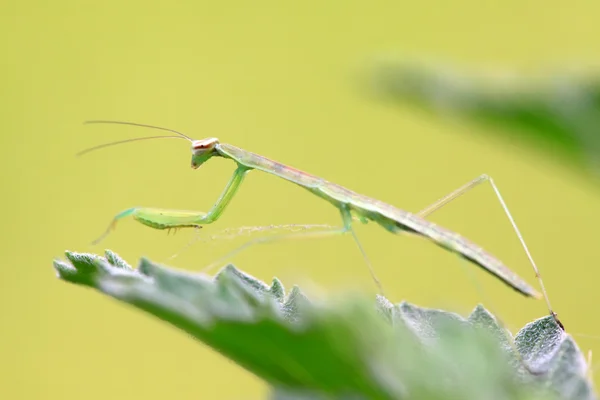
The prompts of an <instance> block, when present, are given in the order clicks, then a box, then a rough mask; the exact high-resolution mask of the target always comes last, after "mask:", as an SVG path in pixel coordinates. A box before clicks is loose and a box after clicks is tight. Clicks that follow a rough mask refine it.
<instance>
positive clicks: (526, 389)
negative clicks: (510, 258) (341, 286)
mask: <svg viewBox="0 0 600 400" xmlns="http://www.w3.org/2000/svg"><path fill="white" fill-rule="evenodd" d="M66 256H67V260H68V261H58V260H57V261H55V262H54V266H55V269H56V271H57V272H58V276H59V277H60V278H61V279H64V280H65V281H68V282H71V283H74V284H79V285H84V286H87V287H92V288H94V289H97V290H99V291H101V292H103V293H105V294H107V295H109V296H111V297H113V298H115V299H118V300H121V301H124V302H126V303H128V304H131V305H132V306H135V307H137V308H139V309H142V310H144V311H146V312H148V313H150V314H152V315H154V316H156V317H158V318H160V319H162V320H164V321H166V322H168V323H170V324H172V325H173V326H175V327H177V328H179V329H181V330H183V331H185V332H187V333H188V334H190V335H191V336H192V337H194V338H196V339H197V340H199V341H201V342H203V343H205V344H206V345H208V346H211V347H212V348H214V349H216V350H217V351H219V352H221V353H222V354H223V355H225V356H226V357H228V358H230V359H232V360H233V361H235V362H237V363H238V364H240V365H241V366H243V367H244V368H246V369H247V370H248V371H250V372H252V373H254V374H256V375H257V376H259V377H260V378H262V379H264V380H265V381H266V382H267V383H269V384H270V385H271V386H272V387H273V393H272V398H273V399H279V400H284V399H507V400H508V399H541V398H544V399H548V398H554V399H594V398H595V394H594V393H593V390H592V385H591V382H590V381H589V380H588V379H587V376H586V370H587V368H588V367H587V366H586V365H585V359H584V358H583V357H582V355H581V352H580V351H579V349H578V348H577V345H576V344H575V342H574V341H573V340H572V338H571V337H570V336H568V335H566V334H565V333H564V332H563V331H562V330H561V329H560V327H558V326H557V325H556V324H555V323H554V320H553V319H552V318H551V317H545V318H541V319H539V320H537V321H534V322H532V323H531V324H528V325H527V326H526V327H524V328H523V329H522V330H521V331H520V332H519V333H518V334H517V335H516V338H515V341H514V342H513V339H512V337H511V336H510V334H509V333H508V332H507V331H506V330H505V329H503V328H502V327H501V325H500V324H499V323H498V322H497V321H496V319H495V318H494V317H493V315H492V314H490V313H489V312H487V311H486V310H485V309H484V308H483V307H482V306H478V307H476V308H475V310H474V311H473V312H472V313H471V315H470V316H468V317H467V318H463V317H461V316H459V315H457V314H454V313H449V312H446V311H442V310H432V309H426V308H421V307H417V306H414V305H411V304H409V303H406V302H402V303H400V304H392V303H391V302H389V301H388V300H387V299H385V298H384V297H382V296H378V298H377V301H376V302H375V303H373V302H372V301H371V300H368V299H366V298H364V297H362V296H358V295H350V294H348V295H346V296H336V298H335V299H334V300H315V299H312V300H309V299H308V298H307V297H306V296H305V295H304V294H303V293H302V292H301V291H300V289H299V288H298V287H294V288H292V290H291V291H290V292H289V294H286V292H285V289H284V287H283V285H282V283H281V282H280V281H279V280H278V279H274V280H273V282H272V284H271V285H267V284H265V283H264V282H262V281H260V280H258V279H256V278H254V277H252V276H250V275H248V274H245V273H243V272H241V271H239V270H237V269H236V268H235V267H233V266H232V265H228V266H226V267H225V268H223V269H222V270H221V271H220V272H219V273H218V274H217V275H216V276H215V277H209V276H206V275H203V274H195V273H189V272H184V271H177V270H173V269H169V268H166V267H163V266H161V265H158V264H155V263H153V262H151V261H149V260H147V259H142V260H141V261H140V264H139V266H138V268H136V269H133V268H131V267H130V266H129V265H128V264H127V263H126V262H125V261H123V260H122V259H121V258H119V257H118V256H117V255H116V254H115V253H112V252H109V251H107V253H106V255H105V257H99V256H94V255H90V254H79V253H72V252H67V253H66ZM165 346H168V344H165ZM523 361H525V362H526V363H527V365H528V368H525V367H523Z"/></svg>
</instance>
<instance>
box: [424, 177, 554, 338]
mask: <svg viewBox="0 0 600 400" xmlns="http://www.w3.org/2000/svg"><path fill="white" fill-rule="evenodd" d="M485 182H489V183H490V185H491V186H492V189H493V190H494V194H495V195H496V198H497V199H498V202H499V203H500V205H501V206H502V209H503V210H504V214H505V215H506V217H507V218H508V220H509V221H510V224H511V226H512V228H513V231H514V232H515V234H516V235H517V238H518V239H519V242H520V243H521V247H522V248H523V250H524V252H525V254H526V255H527V259H528V260H529V263H530V264H531V266H532V267H533V270H534V272H535V277H536V278H537V280H538V283H539V285H540V288H541V289H542V294H543V296H544V299H545V300H546V305H547V306H548V311H549V313H550V315H551V316H552V317H553V318H554V320H555V321H556V323H557V324H558V325H559V326H560V327H561V328H562V329H563V330H564V329H565V328H564V326H563V324H562V322H561V321H560V320H559V319H558V315H557V314H556V313H555V312H554V310H553V309H552V306H551V305H550V299H549V297H548V293H547V292H546V288H545V286H544V281H543V280H542V275H541V274H540V271H539V269H538V267H537V264H536V263H535V261H534V260H533V256H532V255H531V252H530V251H529V248H528V247H527V244H526V243H525V239H524V238H523V235H522V234H521V231H520V230H519V227H518V226H517V223H516V222H515V220H514V218H513V216H512V214H511V212H510V210H509V209H508V205H507V204H506V202H505V201H504V198H503V197H502V195H501V194H500V189H498V186H496V184H495V183H494V180H493V179H492V177H491V176H489V175H487V174H482V175H480V176H478V177H477V178H475V179H473V180H471V181H469V182H467V183H466V184H464V185H462V186H461V187H459V188H458V189H456V190H454V191H452V192H450V193H449V194H447V195H446V196H444V197H442V198H440V199H438V200H437V201H435V202H434V203H433V204H431V205H429V206H428V207H426V208H424V209H423V210H421V211H419V212H418V213H417V215H418V216H420V217H425V216H427V215H429V214H432V213H433V212H435V211H437V210H439V209H440V208H442V207H443V206H445V205H446V204H448V203H450V202H451V201H452V200H455V199H457V198H458V197H460V196H462V195H463V194H465V193H467V192H469V191H470V190H471V189H473V188H475V187H477V186H479V185H481V184H482V183H485Z"/></svg>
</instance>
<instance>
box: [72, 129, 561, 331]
mask: <svg viewBox="0 0 600 400" xmlns="http://www.w3.org/2000/svg"><path fill="white" fill-rule="evenodd" d="M86 123H88V124H90V123H91V124H122V125H132V126H138V127H145V128H151V129H157V130H161V131H166V132H170V133H171V134H173V135H162V136H147V137H141V138H134V139H126V140H121V141H118V142H112V143H108V144H103V145H99V146H95V147H92V148H90V149H87V150H84V151H82V152H80V153H79V154H84V153H87V152H89V151H93V150H97V149H99V148H103V147H107V146H112V145H115V144H121V143H126V142H132V141H137V140H146V139H155V138H178V139H185V140H188V141H189V142H190V143H191V153H192V158H191V167H192V168H193V169H198V168H200V167H201V166H202V165H203V164H204V163H205V162H207V161H208V160H210V159H211V158H213V157H222V158H226V159H230V160H232V161H234V162H235V164H236V169H235V171H234V172H233V175H232V176H231V178H230V180H229V182H228V183H227V186H226V187H225V189H224V190H223V192H222V193H221V195H220V197H219V198H218V200H217V201H216V203H215V204H214V205H213V206H212V208H211V209H210V210H209V211H208V212H207V213H202V212H196V211H180V210H168V209H157V208H147V207H133V208H128V209H126V210H124V211H122V212H120V213H118V214H117V215H116V216H115V217H114V218H113V220H112V222H111V223H110V225H109V227H108V229H107V230H106V232H105V233H104V234H103V235H102V236H101V237H100V238H99V239H98V240H96V241H95V243H97V242H99V241H100V240H102V239H103V238H104V237H105V236H106V235H107V234H108V233H109V232H110V231H111V230H112V229H114V228H115V226H116V223H117V221H119V220H121V219H123V218H126V217H132V218H133V219H134V220H136V221H138V222H140V223H142V224H143V225H146V226H148V227H151V228H154V229H178V228H188V227H193V228H200V227H201V226H202V225H206V224H211V223H213V222H215V221H217V220H218V219H219V217H220V216H221V215H222V213H223V212H224V210H225V208H226V207H227V205H228V204H229V203H230V202H231V200H232V199H233V197H234V196H235V194H236V193H237V191H238V189H239V188H240V186H241V184H242V182H243V181H244V178H245V177H246V174H247V173H248V172H250V171H252V170H258V171H263V172H266V173H268V174H271V175H274V176H277V177H279V178H281V179H284V180H286V181H289V182H291V183H294V184H296V185H298V186H300V187H302V188H304V189H306V190H308V191H309V192H311V193H313V194H314V195H316V196H318V197H320V198H322V199H323V200H325V201H327V202H329V203H330V204H332V205H333V206H334V207H335V208H337V209H338V210H339V212H340V216H341V219H342V223H343V226H342V227H341V228H338V229H332V230H330V231H327V232H322V233H321V235H323V234H325V235H336V234H346V233H350V234H351V235H352V236H353V238H354V240H355V242H356V244H357V245H358V247H359V250H360V251H361V253H362V255H363V257H364V258H365V260H366V262H367V265H368V268H369V272H370V274H371V276H372V277H373V280H374V281H375V283H376V284H377V286H378V288H379V290H380V291H381V292H383V289H382V286H381V283H380V282H379V280H378V279H377V277H376V275H375V273H374V271H373V268H372V267H371V265H370V262H369V261H368V258H367V256H366V253H365V251H364V249H363V248H362V246H361V244H360V242H359V241H358V238H357V236H356V234H355V232H354V230H353V227H352V224H353V221H354V220H355V219H358V220H359V221H361V222H362V223H367V222H369V221H370V222H374V223H376V224H378V225H379V226H381V227H382V228H384V229H385V230H387V231H388V232H391V233H394V234H402V233H409V234H415V235H419V236H422V237H424V238H426V239H428V240H430V241H431V242H433V243H434V244H436V245H438V246H440V247H442V248H444V249H446V250H448V251H450V252H453V253H456V254H458V255H459V256H460V257H463V258H465V259H467V260H468V261H470V262H472V263H474V264H475V265H477V266H479V267H481V268H483V269H484V270H486V271H487V272H489V273H491V274H492V275H494V276H495V277H497V278H498V279H500V280H501V281H502V282H504V283H505V284H507V285H508V286H509V287H511V288H512V289H514V290H516V291H517V292H519V293H521V294H523V295H524V296H527V297H533V298H538V299H539V298H541V297H542V294H543V297H544V298H545V300H546V303H547V306H548V310H549V311H550V314H551V315H552V316H553V317H554V318H555V320H556V321H557V323H558V324H559V325H560V326H561V327H562V324H561V323H560V321H559V320H558V318H557V317H556V313H554V311H552V308H551V306H550V301H549V299H548V296H547V294H546V290H545V288H544V284H543V281H542V279H541V275H540V273H539V270H538V268H537V265H536V264H535V262H534V260H533V257H532V256H531V253H530V251H529V249H528V247H527V245H526V244H525V241H524V239H523V236H522V235H521V233H520V231H519V229H518V227H517V225H516V223H515V221H514V219H513V217H512V215H511V214H510V212H509V210H508V207H507V206H506V203H505V201H504V199H503V198H502V196H501V194H500V191H499V190H498V188H497V186H496V185H495V183H494V181H493V180H492V178H491V177H489V176H488V175H481V176H479V177H477V178H475V179H474V180H472V181H470V182H468V183H467V184H465V185H463V186H461V187H460V188H458V189H456V190H455V191H453V192H452V193H450V194H448V195H446V196H444V197H443V198H441V199H439V200H438V201H437V202H435V203H434V204H433V205H431V206H429V207H427V208H426V209H424V210H423V211H421V212H419V213H417V214H413V213H410V212H407V211H404V210H401V209H399V208H396V207H394V206H392V205H390V204H386V203H384V202H382V201H380V200H376V199H373V198H370V197H367V196H365V195H362V194H359V193H356V192H353V191H351V190H349V189H346V188H344V187H342V186H340V185H337V184H335V183H332V182H329V181H327V180H325V179H323V178H319V177H317V176H314V175H311V174H308V173H306V172H303V171H300V170H298V169H296V168H293V167H290V166H287V165H284V164H281V163H279V162H276V161H273V160H271V159H268V158H266V157H263V156H261V155H259V154H256V153H252V152H249V151H246V150H243V149H241V148H238V147H235V146H232V145H230V144H226V143H221V142H220V141H219V140H218V139H217V138H206V139H201V140H194V139H192V138H191V137H189V136H187V135H185V134H183V133H181V132H178V131H175V130H172V129H168V128H162V127H158V126H153V125H146V124H139V123H134V122H124V121H106V120H95V121H87V122H86ZM483 182H490V184H491V185H492V188H493V189H494V192H495V194H496V196H497V197H498V199H499V201H500V203H501V205H502V207H503V209H504V211H505V213H506V215H507V216H508V218H509V220H510V222H511V224H512V226H513V229H514V230H515V232H516V234H517V236H518V238H519V241H520V242H521V245H522V246H523V249H524V250H525V253H526V255H527V257H528V259H529V262H530V263H531V264H532V266H533V269H534V271H535V275H536V278H537V280H538V282H539V284H540V287H541V291H542V294H540V293H539V292H537V291H536V290H535V289H534V288H533V287H531V286H530V285H529V284H528V283H527V282H526V281H525V280H523V279H522V278H521V277H519V276H518V275H517V274H516V273H514V272H513V271H511V270H510V269H509V268H508V267H507V266H506V265H504V264H503V263H502V262H501V261H500V260H499V259H498V258H496V257H495V256H493V255H492V254H491V253H489V252H488V251H486V250H484V249H482V248H481V247H479V246H478V245H476V244H474V243H472V242H471V241H469V240H468V239H466V238H464V237H463V236H461V235H459V234H457V233H455V232H452V231H450V230H448V229H446V228H443V227H441V226H438V225H436V224H434V223H432V222H430V221H428V220H426V219H424V217H425V216H426V215H428V214H430V213H432V212H433V211H435V210H437V209H439V208H440V207H442V206H443V205H445V204H447V203H448V202H450V201H452V200H453V199H455V198H457V197H458V196H460V195H461V194H463V193H465V192H467V191H468V190H470V189H472V188H473V187H475V186H477V185H480V184H481V183H483ZM563 329H564V328H563Z"/></svg>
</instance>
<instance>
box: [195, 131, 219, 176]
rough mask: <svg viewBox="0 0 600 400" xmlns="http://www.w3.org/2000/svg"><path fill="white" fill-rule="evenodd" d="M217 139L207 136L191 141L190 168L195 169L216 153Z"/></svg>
mask: <svg viewBox="0 0 600 400" xmlns="http://www.w3.org/2000/svg"><path fill="white" fill-rule="evenodd" d="M218 144H219V139H217V138H207V139H202V140H194V141H193V142H192V168H193V169H196V168H198V167H200V166H201V165H202V164H204V163H205V162H206V161H207V160H208V159H209V158H211V157H212V156H214V155H218V153H217V149H216V147H217V145H218Z"/></svg>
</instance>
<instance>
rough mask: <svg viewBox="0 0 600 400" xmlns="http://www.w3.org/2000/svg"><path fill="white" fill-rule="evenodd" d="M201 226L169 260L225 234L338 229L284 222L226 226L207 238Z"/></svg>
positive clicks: (222, 237)
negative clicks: (203, 236)
mask: <svg viewBox="0 0 600 400" xmlns="http://www.w3.org/2000/svg"><path fill="white" fill-rule="evenodd" d="M199 228H200V227H197V228H196V232H195V235H194V237H193V238H192V239H191V240H190V241H189V242H188V243H187V244H186V245H185V246H183V247H182V248H181V249H180V250H178V251H177V252H176V253H175V254H173V255H171V256H170V257H169V258H168V259H167V260H172V259H174V258H176V257H177V256H179V254H181V253H182V252H183V251H184V250H186V249H188V248H190V247H191V246H192V245H194V244H195V243H197V242H199V241H201V242H208V241H213V240H223V239H226V238H228V237H227V236H225V235H228V236H230V237H236V236H240V235H243V234H244V233H247V234H252V233H255V232H264V231H267V230H276V229H289V230H292V231H293V232H297V230H304V231H307V230H309V229H323V230H334V229H336V227H334V226H331V225H325V224H284V225H268V226H242V227H238V228H225V229H223V230H222V231H220V232H217V233H215V234H212V235H210V236H209V237H208V238H207V239H205V238H202V237H200V229H199ZM294 229H296V231H294ZM220 235H221V236H220ZM278 236H280V235H278ZM278 236H275V238H277V237H278Z"/></svg>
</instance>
